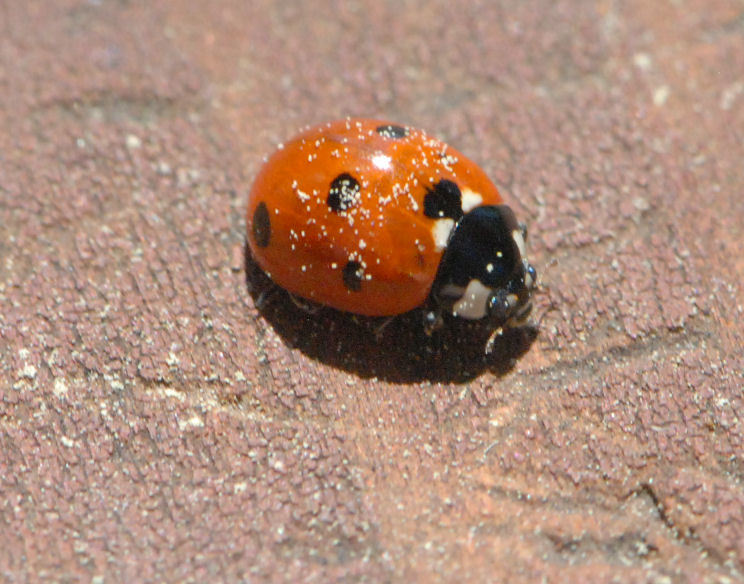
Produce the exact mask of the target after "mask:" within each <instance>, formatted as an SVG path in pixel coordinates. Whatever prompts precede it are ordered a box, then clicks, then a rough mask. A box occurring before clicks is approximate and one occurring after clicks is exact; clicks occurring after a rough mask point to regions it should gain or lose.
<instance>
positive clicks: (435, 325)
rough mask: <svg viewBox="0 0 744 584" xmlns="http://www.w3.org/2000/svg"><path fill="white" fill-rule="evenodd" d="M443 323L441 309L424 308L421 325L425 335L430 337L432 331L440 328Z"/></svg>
mask: <svg viewBox="0 0 744 584" xmlns="http://www.w3.org/2000/svg"><path fill="white" fill-rule="evenodd" d="M443 324H444V319H443V318H442V313H441V311H439V310H426V311H425V312H424V318H423V325H424V332H425V333H426V336H427V337H430V336H431V335H432V334H433V333H434V331H436V330H438V329H440V328H442V325H443Z"/></svg>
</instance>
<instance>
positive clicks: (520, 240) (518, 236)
mask: <svg viewBox="0 0 744 584" xmlns="http://www.w3.org/2000/svg"><path fill="white" fill-rule="evenodd" d="M512 238H513V239H514V242H515V243H516V244H517V247H518V248H519V254H520V255H521V256H522V257H524V256H526V255H527V246H526V245H525V244H524V237H523V236H522V232H521V231H520V230H519V229H515V230H514V231H512Z"/></svg>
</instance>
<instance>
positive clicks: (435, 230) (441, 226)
mask: <svg viewBox="0 0 744 584" xmlns="http://www.w3.org/2000/svg"><path fill="white" fill-rule="evenodd" d="M454 228H455V220H454V219H450V218H449V217H446V218H444V219H437V220H436V221H434V226H433V227H432V228H431V234H432V236H433V237H434V245H435V246H436V248H437V251H442V250H443V249H444V248H445V247H447V242H448V241H449V237H450V233H452V230H453V229H454Z"/></svg>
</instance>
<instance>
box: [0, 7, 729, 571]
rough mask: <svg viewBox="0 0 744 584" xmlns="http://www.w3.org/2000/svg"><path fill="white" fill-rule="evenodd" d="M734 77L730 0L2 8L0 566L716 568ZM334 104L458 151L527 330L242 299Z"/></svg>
mask: <svg viewBox="0 0 744 584" xmlns="http://www.w3.org/2000/svg"><path fill="white" fill-rule="evenodd" d="M743 72H744V4H742V2H741V1H740V0H686V1H684V2H682V1H676V2H672V1H670V2H666V1H663V2H662V1H659V2H641V1H639V0H627V1H610V0H599V1H592V2H589V1H584V0H570V1H569V0H557V1H552V0H550V1H549V0H544V1H529V2H509V1H506V0H503V1H501V0H499V1H490V0H489V1H485V0H484V1H482V2H478V1H466V2H449V1H443V0H442V1H440V0H433V1H423V0H422V1H419V0H412V1H407V2H397V3H396V2H379V1H376V0H359V1H356V2H333V1H329V2H323V3H320V2H299V1H286V2H273V1H268V0H252V1H251V2H244V1H241V0H221V1H216V2H209V3H204V2H191V1H187V0H148V1H145V0H132V1H128V2H124V1H115V0H97V1H93V0H89V1H83V0H54V1H51V0H46V1H41V0H27V1H23V2H20V1H13V0H5V1H1V0H0V580H3V581H7V582H24V581H38V580H52V581H65V582H73V581H90V580H93V581H96V582H104V581H105V582H133V581H181V582H205V581H237V580H243V581H250V582H280V581H286V582H297V581H307V582H329V581H331V582H332V581H369V582H373V581H374V582H379V581H431V580H433V579H434V578H435V577H436V578H439V579H441V580H442V581H449V582H463V581H500V582H538V581H544V582H561V581H566V582H574V583H576V582H578V583H581V582H587V583H589V582H591V583H598V582H599V583H601V582H735V581H741V580H742V578H743V576H742V573H743V572H744V488H743V487H742V481H744V466H743V462H742V452H743V451H744V450H743V448H744V427H743V425H742V420H741V417H740V415H741V412H742V411H744V397H743V396H744V392H743V391H742V390H743V388H744V356H743V353H742V347H743V346H744V343H743V340H744V324H743V323H744V318H743V317H744V315H743V314H742V313H743V312H744V297H743V295H742V281H743V280H744V259H742V258H744V255H743V254H742V247H741V246H742V241H743V240H744V197H742V193H744V175H743V174H742V160H744V130H743V128H744V73H743ZM345 115H363V116H369V117H371V116H379V117H383V118H389V119H392V120H394V121H398V122H402V123H409V124H413V125H417V126H421V127H424V128H426V129H427V130H429V131H430V132H432V133H435V134H437V135H439V136H440V137H442V138H444V139H446V140H448V141H450V142H451V143H453V144H454V145H456V146H457V147H458V148H459V149H461V150H462V151H464V152H466V153H468V154H469V155H470V156H471V157H472V158H474V159H476V160H480V161H481V162H482V163H483V166H484V167H485V168H486V169H487V170H488V171H489V172H490V173H491V174H492V176H493V177H494V179H495V181H496V182H497V184H499V185H500V186H501V187H502V189H503V191H504V193H505V195H506V197H507V198H508V199H509V201H510V202H511V204H512V205H513V206H514V207H515V209H516V211H517V213H518V214H519V216H520V217H523V218H525V219H526V220H527V222H528V224H529V227H530V233H531V235H530V237H531V240H530V241H531V249H532V258H533V261H534V264H535V265H536V266H537V267H538V268H539V270H540V272H541V275H542V281H543V284H544V285H545V288H546V293H545V294H544V295H542V296H540V297H539V299H538V305H539V308H538V316H539V317H541V318H542V320H541V330H540V334H539V336H538V337H537V339H535V340H534V342H531V341H532V339H524V338H520V337H519V336H515V335H511V336H507V337H505V338H502V339H497V341H496V343H495V346H494V352H493V353H491V355H490V356H487V357H485V358H484V357H483V356H482V354H481V345H480V343H481V341H483V340H484V339H482V338H480V337H477V336H475V337H472V338H471V337H469V336H468V335H469V331H468V330H467V328H465V329H463V330H458V331H454V332H452V333H451V334H450V335H449V336H446V335H445V337H443V338H442V339H439V341H438V343H439V345H438V346H432V345H431V342H427V341H425V340H424V341H423V342H422V339H421V338H420V333H419V332H417V329H416V326H415V322H413V321H412V320H411V319H406V318H403V319H400V320H399V321H398V322H396V323H393V324H392V325H391V327H392V328H389V329H385V331H384V333H383V342H381V343H376V342H375V341H374V337H373V335H371V333H370V332H369V331H368V330H367V328H365V327H364V325H362V326H360V325H358V324H356V323H355V322H353V321H352V320H351V319H349V318H348V317H346V316H344V315H339V314H335V313H332V312H329V311H322V312H321V313H319V314H317V315H307V314H305V313H304V312H302V311H301V310H300V309H299V308H297V307H295V306H294V304H292V303H291V302H289V301H288V300H287V299H286V298H285V297H283V296H282V295H281V294H276V295H274V296H272V297H271V298H269V300H268V302H267V303H266V304H265V305H263V308H262V310H261V311H258V310H257V309H256V299H257V297H258V296H259V295H260V294H258V293H257V292H256V290H257V288H256V284H257V282H259V281H260V279H261V278H260V275H258V276H257V275H255V274H254V273H253V272H255V270H253V268H252V266H251V263H250V260H249V259H248V260H246V258H245V256H244V241H245V235H244V230H245V222H244V218H243V209H244V205H245V196H246V193H247V190H248V188H249V187H250V184H251V179H252V177H253V176H254V175H255V173H256V170H257V169H258V167H259V165H260V164H261V161H262V157H263V156H265V155H266V154H268V153H269V152H270V151H271V149H272V148H273V147H274V144H275V143H277V142H280V141H282V140H284V139H286V138H287V137H288V136H290V135H291V134H292V133H294V132H295V131H296V130H297V129H298V128H299V127H300V126H302V125H305V124H308V123H316V122H319V121H323V120H326V119H332V118H337V117H341V116H345ZM432 342H433V341H432Z"/></svg>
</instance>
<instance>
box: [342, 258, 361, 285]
mask: <svg viewBox="0 0 744 584" xmlns="http://www.w3.org/2000/svg"><path fill="white" fill-rule="evenodd" d="M361 267H362V264H360V263H359V262H353V261H352V262H348V263H347V264H346V265H345V266H344V272H343V273H344V286H346V287H347V288H348V289H349V290H351V291H352V292H359V291H360V290H361V289H362V274H361Z"/></svg>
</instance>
